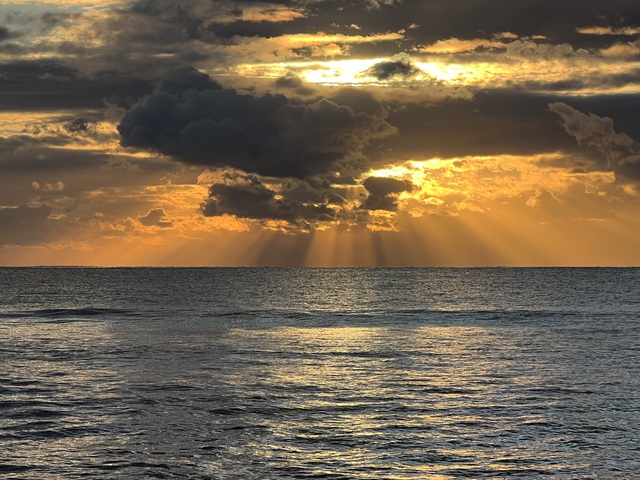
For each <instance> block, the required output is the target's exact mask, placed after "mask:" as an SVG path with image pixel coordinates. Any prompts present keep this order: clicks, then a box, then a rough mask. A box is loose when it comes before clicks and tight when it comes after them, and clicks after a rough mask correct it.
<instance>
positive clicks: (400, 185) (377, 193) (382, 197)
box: [362, 177, 414, 212]
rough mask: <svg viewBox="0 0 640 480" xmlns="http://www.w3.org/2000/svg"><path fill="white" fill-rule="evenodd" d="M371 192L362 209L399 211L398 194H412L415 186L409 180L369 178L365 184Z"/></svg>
mask: <svg viewBox="0 0 640 480" xmlns="http://www.w3.org/2000/svg"><path fill="white" fill-rule="evenodd" d="M362 184H363V185H364V188H366V189H367V191H368V192H369V196H368V197H367V198H366V200H365V201H364V203H363V204H362V207H363V208H364V209H366V210H387V211H390V212H395V211H396V210H398V197H397V196H398V194H400V193H402V192H410V191H411V190H413V188H414V185H413V184H412V183H411V182H410V181H408V180H398V179H395V178H385V177H369V178H367V179H366V180H365V181H364V182H363V183H362Z"/></svg>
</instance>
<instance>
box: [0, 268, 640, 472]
mask: <svg viewBox="0 0 640 480" xmlns="http://www.w3.org/2000/svg"><path fill="white" fill-rule="evenodd" d="M0 285H1V287H2V289H1V293H0V364H1V370H0V477H1V478H7V479H53V478H60V479H63V478H64V479H68V478H99V479H105V478H106V479H129V478H130V479H161V478H165V479H174V478H185V479H305V478H326V479H405V478H415V479H422V478H424V479H430V478H433V479H446V478H518V477H520V478H536V477H547V478H572V479H587V478H594V479H596V478H597V479H600V478H640V375H639V374H640V295H639V294H638V289H639V287H640V270H637V269H84V268H73V269H66V268H32V269H11V268H4V269H0Z"/></svg>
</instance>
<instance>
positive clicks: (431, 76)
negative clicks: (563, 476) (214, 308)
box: [0, 0, 640, 266]
mask: <svg viewBox="0 0 640 480" xmlns="http://www.w3.org/2000/svg"><path fill="white" fill-rule="evenodd" d="M639 87H640V3H638V2H637V1H634V0H608V1H606V2H605V1H595V2H578V1H557V0H554V1H551V0H519V1H517V2H514V1H512V0H509V1H508V0H491V1H489V0H456V1H455V2H452V1H445V0H430V1H428V2H427V1H417V0H416V1H414V0H404V1H402V2H400V1H396V0H342V1H336V0H330V1H315V0H309V1H282V0H281V1H271V2H270V1H248V0H247V1H231V0H229V1H226V0H222V1H219V0H107V1H105V0H103V1H100V2H98V1H93V0H76V1H67V0H49V1H48V2H29V1H25V0H4V1H3V2H2V4H1V5H0V265H104V266H113V265H203V266H205V265H212V266H216V265H224V266H234V265H241V266H245V265H247V266H249V265H281V266H303V265H308V266H350V265H353V266H365V265H370V266H494V265H523V266H524V265H534V266H535V265H578V266H579V265H640V249H639V248H638V245H640V143H639V142H640V122H639V121H638V113H639V112H640V89H639Z"/></svg>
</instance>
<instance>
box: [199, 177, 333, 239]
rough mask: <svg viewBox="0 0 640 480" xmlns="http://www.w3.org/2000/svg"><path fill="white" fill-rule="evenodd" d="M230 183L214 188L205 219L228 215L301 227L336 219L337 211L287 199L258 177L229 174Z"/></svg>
mask: <svg viewBox="0 0 640 480" xmlns="http://www.w3.org/2000/svg"><path fill="white" fill-rule="evenodd" d="M227 180H228V182H227V183H218V184H214V185H212V186H211V188H210V190H209V198H208V199H207V201H206V202H205V203H204V204H203V205H202V212H203V213H204V215H205V216H209V217H212V216H217V215H224V214H229V215H236V216H238V217H241V218H250V219H254V220H283V221H286V222H288V223H290V224H293V225H296V226H298V227H300V228H309V227H310V224H309V222H326V221H332V220H336V218H337V213H336V210H335V209H334V208H332V207H330V206H328V205H326V204H320V205H316V204H312V203H303V202H300V201H298V200H295V199H293V198H287V197H285V196H283V195H282V194H281V193H280V194H279V193H277V192H276V191H274V190H272V189H270V188H269V187H267V186H265V185H264V184H263V183H262V181H261V180H260V179H259V178H258V177H256V176H255V175H228V176H227Z"/></svg>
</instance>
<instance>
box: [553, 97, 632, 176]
mask: <svg viewBox="0 0 640 480" xmlns="http://www.w3.org/2000/svg"><path fill="white" fill-rule="evenodd" d="M549 110H551V111H552V112H554V113H556V114H557V115H558V116H560V118H561V119H562V124H563V127H564V129H565V131H566V132H567V133H568V134H569V135H571V136H572V137H573V138H575V139H576V141H577V142H578V143H579V144H580V145H586V146H588V147H592V148H594V149H595V150H597V151H598V152H600V153H601V154H602V155H603V156H604V157H605V158H606V162H607V168H608V169H609V170H612V171H613V172H614V173H615V174H616V179H617V180H619V181H621V182H640V148H639V146H638V144H637V143H636V142H635V141H634V140H633V139H632V138H631V137H629V136H628V135H626V134H624V133H618V132H616V131H615V130H614V128H613V120H612V119H611V118H608V117H604V118H603V117H599V116H598V115H594V114H593V113H589V114H585V113H583V112H581V111H579V110H576V109H575V108H573V107H570V106H569V105H567V104H566V103H563V102H556V103H551V104H549Z"/></svg>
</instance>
